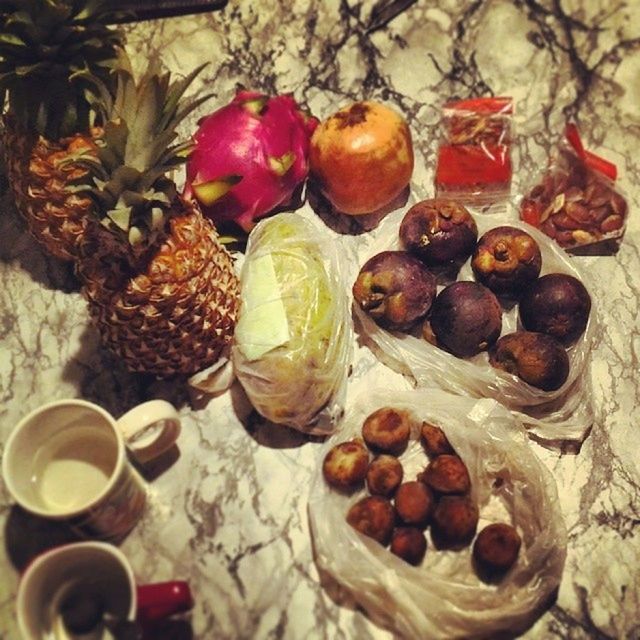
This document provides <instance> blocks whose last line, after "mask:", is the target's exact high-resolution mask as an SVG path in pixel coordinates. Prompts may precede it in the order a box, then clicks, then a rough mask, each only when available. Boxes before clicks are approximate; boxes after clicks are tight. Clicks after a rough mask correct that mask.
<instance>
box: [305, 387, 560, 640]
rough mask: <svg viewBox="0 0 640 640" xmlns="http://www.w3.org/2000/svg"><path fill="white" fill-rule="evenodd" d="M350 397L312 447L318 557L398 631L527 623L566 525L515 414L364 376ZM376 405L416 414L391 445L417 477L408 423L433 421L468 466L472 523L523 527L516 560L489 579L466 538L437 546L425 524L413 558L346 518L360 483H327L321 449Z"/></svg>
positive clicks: (459, 634)
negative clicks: (373, 382) (361, 391)
mask: <svg viewBox="0 0 640 640" xmlns="http://www.w3.org/2000/svg"><path fill="white" fill-rule="evenodd" d="M350 405H351V407H352V408H351V409H350V410H349V412H348V413H347V415H346V416H345V419H344V421H343V423H342V425H341V427H340V430H339V431H338V432H337V433H336V434H334V435H333V436H332V437H331V438H330V439H329V440H328V441H327V442H326V443H325V445H324V446H323V448H322V449H321V450H320V452H319V455H318V463H317V471H316V473H315V476H314V479H313V483H312V486H311V490H310V496H309V518H310V524H311V529H312V533H313V544H314V551H315V558H316V562H317V564H318V566H319V567H320V569H321V570H323V571H325V572H327V573H328V574H329V575H331V576H332V577H333V578H334V579H335V580H336V581H338V582H339V583H340V584H341V585H343V586H344V587H345V588H346V589H348V590H349V592H350V593H351V594H352V595H353V597H354V598H355V599H356V600H357V602H358V603H359V604H360V605H361V606H362V607H364V609H365V610H366V611H367V613H368V615H369V616H370V617H371V618H372V619H373V620H374V621H375V622H376V623H377V624H380V625H382V626H384V627H387V628H389V629H391V630H392V631H393V632H394V633H395V634H398V635H399V636H401V637H403V638H490V637H497V636H498V634H500V633H501V632H506V631H508V632H510V633H511V634H513V633H516V632H518V631H522V630H523V629H525V628H526V627H527V626H529V625H531V624H532V622H533V621H534V620H535V617H536V615H537V614H538V612H539V610H540V608H541V607H542V606H543V605H545V604H546V603H547V602H548V598H549V597H550V596H551V594H552V593H553V592H554V590H555V589H556V588H557V587H558V585H559V583H560V580H561V577H562V571H563V568H564V562H565V557H566V544H567V533H566V528H565V524H564V520H563V516H562V512H561V509H560V506H559V503H558V496H557V489H556V484H555V481H554V479H553V477H552V476H551V474H550V472H549V471H548V470H547V468H546V467H545V466H544V465H543V464H542V463H541V462H540V461H539V460H538V458H537V457H536V456H535V454H534V453H533V452H532V450H531V447H530V446H529V444H528V442H527V438H526V435H525V432H524V430H523V428H522V425H521V423H520V422H519V421H518V420H517V418H515V417H514V416H513V415H512V414H511V413H509V412H508V411H507V410H506V409H505V408H504V407H502V406H501V405H500V404H499V403H497V402H496V401H495V400H490V399H482V400H476V399H472V398H466V397H459V396H454V395H451V394H448V393H446V392H444V391H442V390H439V389H425V388H420V389H414V390H408V391H405V390H402V391H398V390H396V391H392V390H389V389H384V390H383V389H379V388H374V389H370V390H368V391H367V393H366V396H364V395H362V396H360V397H358V398H357V399H356V400H355V401H354V402H352V403H350ZM383 406H391V407H394V408H398V409H406V410H409V411H410V412H411V413H412V414H413V416H414V418H415V419H416V420H417V429H415V428H414V432H413V433H412V434H411V439H410V442H409V446H408V447H407V449H406V450H405V452H404V453H403V454H402V455H401V456H400V461H401V463H402V466H403V468H404V471H405V479H411V480H413V479H415V476H416V474H417V473H418V472H420V471H422V470H423V469H424V467H425V466H426V464H427V461H428V459H427V457H426V455H425V452H424V449H423V447H422V445H421V443H420V441H419V433H418V432H417V430H418V429H419V425H420V424H421V421H427V422H429V423H431V424H435V425H438V426H440V427H441V428H442V429H443V431H444V432H445V434H446V436H447V438H448V440H449V441H450V443H451V445H452V446H453V448H454V449H455V451H456V452H457V454H458V455H460V457H461V458H462V459H463V461H464V462H465V464H466V466H467V469H468V471H469V475H470V477H471V495H472V498H473V499H474V501H475V502H476V504H477V505H478V507H479V511H480V520H479V524H478V528H477V531H478V532H479V531H480V530H481V529H482V528H483V527H484V526H485V525H487V524H490V523H492V522H506V523H507V524H511V525H512V526H514V527H515V528H516V531H517V532H518V533H519V535H520V537H521V539H522V546H521V548H520V552H519V555H518V558H517V561H516V563H515V565H514V566H512V567H511V569H510V570H509V572H508V573H507V574H506V575H505V576H504V577H503V578H502V580H501V581H499V582H498V583H497V584H487V583H485V582H483V581H482V580H481V579H480V578H479V577H478V575H477V574H476V572H475V570H474V567H473V564H472V546H468V547H464V548H462V549H461V550H456V551H453V550H446V551H445V550H442V549H436V548H435V546H434V545H433V543H432V540H431V537H430V533H429V531H430V529H427V532H426V533H427V539H428V542H427V552H426V555H425V557H424V559H423V560H422V562H421V564H419V565H418V566H415V567H414V566H412V565H410V564H408V563H406V562H404V561H403V560H401V559H400V558H398V557H396V556H395V555H393V554H392V553H391V552H390V551H389V550H388V549H387V548H385V547H383V546H382V545H381V544H379V543H377V542H375V541H374V540H373V539H371V538H368V537H366V536H364V535H362V534H360V533H358V532H357V531H356V530H355V529H353V528H352V527H351V526H349V525H348V523H347V522H346V520H345V517H346V514H347V511H348V509H349V507H350V506H351V504H353V503H354V502H356V501H357V500H358V499H360V498H361V497H364V496H365V495H366V494H367V492H366V489H365V488H364V487H363V488H362V489H360V490H358V491H356V492H354V493H352V494H347V493H343V492H340V491H337V490H334V489H332V488H331V487H330V486H329V485H328V484H327V482H326V481H325V480H324V477H323V474H322V468H321V467H322V461H323V459H324V456H325V455H326V454H327V452H328V451H329V449H331V447H333V446H334V445H335V444H337V443H339V442H343V441H345V440H350V439H351V438H354V437H358V436H360V435H361V429H362V423H363V421H364V419H365V418H366V416H368V415H369V414H370V413H371V412H373V411H374V410H376V409H378V408H380V407H383ZM510 637H511V636H510Z"/></svg>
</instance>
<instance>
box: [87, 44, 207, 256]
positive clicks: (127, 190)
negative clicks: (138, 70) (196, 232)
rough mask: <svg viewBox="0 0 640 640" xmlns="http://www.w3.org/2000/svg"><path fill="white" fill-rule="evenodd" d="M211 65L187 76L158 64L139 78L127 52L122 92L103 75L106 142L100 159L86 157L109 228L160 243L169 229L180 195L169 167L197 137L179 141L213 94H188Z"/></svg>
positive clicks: (140, 241)
mask: <svg viewBox="0 0 640 640" xmlns="http://www.w3.org/2000/svg"><path fill="white" fill-rule="evenodd" d="M205 66H206V65H201V66H200V67H197V68H196V69H194V70H193V71H192V72H191V73H190V74H189V75H187V76H186V77H185V78H182V79H180V80H176V81H172V79H171V75H170V73H169V72H168V71H167V72H161V71H160V65H159V63H158V62H157V60H156V61H154V62H152V63H151V65H150V66H149V68H148V69H147V71H146V72H145V73H144V75H143V76H142V77H141V78H140V79H139V81H138V82H136V81H135V78H134V75H133V73H132V71H131V67H130V64H129V62H128V59H127V58H126V56H122V57H121V61H120V66H119V67H118V68H117V69H116V70H115V71H114V75H115V76H116V91H115V97H112V96H111V95H110V93H109V91H108V90H107V88H106V87H105V86H104V85H103V84H102V83H100V82H99V81H97V82H96V81H94V82H95V83H96V89H97V91H98V93H99V94H100V97H99V98H98V99H97V100H96V101H95V108H96V109H100V111H101V115H102V118H103V121H104V122H105V124H104V133H103V135H102V136H101V138H100V139H99V140H98V151H97V157H90V156H85V157H83V158H81V159H80V161H81V162H82V163H83V164H84V165H85V166H87V167H89V169H90V172H91V174H92V176H93V185H89V186H88V187H86V188H88V189H89V190H90V193H91V195H92V196H93V198H94V200H95V201H96V204H97V214H98V216H99V217H100V221H101V222H102V224H103V226H105V227H106V228H107V229H109V230H110V231H111V232H113V233H114V234H116V235H117V236H119V237H122V239H124V238H125V237H126V239H127V241H128V242H129V244H130V245H133V246H134V247H135V246H136V245H140V246H141V247H146V246H149V245H151V244H153V243H154V242H155V241H156V239H157V238H158V236H159V235H161V234H162V232H163V230H164V229H165V227H166V222H167V220H168V216H169V212H170V211H171V207H172V205H173V203H174V201H175V198H176V196H177V189H176V186H175V183H174V182H173V181H172V180H170V179H169V178H168V177H167V174H168V172H169V171H171V170H172V169H174V168H175V167H177V166H179V165H180V164H182V163H184V162H185V160H186V154H185V152H186V150H187V149H188V148H189V147H190V146H191V141H184V142H176V139H177V137H178V133H177V131H176V129H177V127H178V125H179V124H180V122H182V120H184V118H185V117H186V116H187V115H189V113H191V112H192V111H193V110H194V109H196V108H197V107H199V106H200V105H201V104H202V103H203V102H204V101H205V100H207V99H208V98H209V97H210V95H205V96H201V97H199V98H193V97H191V98H188V99H185V98H184V97H183V96H184V93H185V91H186V90H187V88H188V87H189V86H190V85H191V83H192V82H193V80H194V79H195V77H196V76H197V75H198V74H199V73H200V72H201V71H202V69H203V68H204V67H205Z"/></svg>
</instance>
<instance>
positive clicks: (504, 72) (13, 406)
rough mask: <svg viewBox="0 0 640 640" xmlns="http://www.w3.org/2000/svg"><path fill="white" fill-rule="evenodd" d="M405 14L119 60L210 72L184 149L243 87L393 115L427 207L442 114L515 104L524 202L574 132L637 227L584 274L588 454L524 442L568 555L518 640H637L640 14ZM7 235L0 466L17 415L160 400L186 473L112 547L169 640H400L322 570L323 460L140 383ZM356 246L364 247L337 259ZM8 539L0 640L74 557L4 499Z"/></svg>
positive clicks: (10, 217) (371, 9)
mask: <svg viewBox="0 0 640 640" xmlns="http://www.w3.org/2000/svg"><path fill="white" fill-rule="evenodd" d="M386 4H390V3H386ZM404 4H406V5H407V8H406V9H405V10H404V11H402V12H401V13H400V14H399V15H397V16H396V17H395V18H394V19H393V20H391V21H390V22H388V23H387V24H379V22H380V21H378V23H376V20H375V18H376V16H377V15H379V14H380V12H379V10H378V9H379V7H378V9H376V3H375V2H356V1H355V0H311V1H305V0H290V1H285V0H280V1H276V0H261V1H260V2H252V1H250V0H238V1H234V0H231V1H230V2H229V3H228V5H227V7H226V9H225V10H224V11H221V12H215V13H203V14H199V15H195V16H183V17H179V18H170V19H165V20H158V21H152V22H142V23H136V24H129V25H127V27H126V29H127V33H128V48H129V51H130V53H131V54H132V57H133V59H134V63H135V65H136V66H138V67H139V68H143V67H144V66H145V64H146V61H147V60H148V59H149V58H150V57H155V56H161V57H162V59H163V60H164V62H165V63H166V65H167V66H168V67H169V68H171V69H172V70H174V71H176V72H179V73H186V72H187V71H189V70H191V69H192V68H193V67H194V66H195V65H197V64H199V63H201V62H203V61H208V62H209V65H208V67H207V68H206V69H205V71H204V72H203V74H202V75H201V76H200V77H199V79H198V80H197V84H196V85H195V88H196V89H197V90H198V91H205V90H206V91H208V92H212V93H213V97H212V98H211V101H210V102H208V103H207V104H206V105H203V106H202V107H201V108H200V110H199V112H198V113H196V114H193V117H192V120H191V121H190V122H187V123H185V124H184V127H185V132H186V131H187V130H188V129H189V128H190V127H193V126H194V124H195V121H196V119H197V117H199V116H200V115H204V113H205V110H206V109H207V108H209V109H213V108H214V107H217V106H221V105H222V104H224V103H226V102H227V101H229V100H230V99H231V97H232V96H233V94H234V92H235V90H236V89H237V87H239V86H244V87H247V88H252V89H257V90H261V91H265V92H269V93H276V92H278V93H280V92H291V93H293V94H294V96H295V97H296V98H297V100H298V101H299V102H300V103H301V104H303V105H304V106H305V107H306V108H307V109H309V110H310V111H311V112H312V113H314V115H316V116H317V117H319V118H321V119H322V118H324V117H327V116H329V115H330V114H331V113H332V112H333V111H335V110H336V109H337V108H339V107H340V106H343V105H344V104H346V103H347V102H348V101H351V100H355V99H361V98H372V99H377V100H381V101H385V102H388V103H390V104H392V105H394V106H395V107H396V108H397V109H398V110H400V111H402V113H403V114H404V115H405V117H406V118H407V119H408V121H409V123H410V125H411V129H412V134H413V140H414V146H415V151H416V169H415V172H414V176H413V181H412V184H411V187H412V195H413V197H414V198H415V199H421V198H425V197H429V196H430V195H431V194H432V193H433V174H434V160H435V153H436V143H437V124H438V118H439V113H440V106H441V104H442V102H443V101H444V100H445V99H448V98H451V97H468V96H475V95H487V94H494V95H509V96H512V97H513V98H514V100H515V104H516V116H515V130H516V135H517V137H516V141H515V143H514V148H513V154H514V155H513V160H514V179H513V184H512V193H514V194H518V193H522V190H523V189H525V188H526V186H527V185H529V184H531V181H532V180H533V179H534V177H535V176H536V175H537V173H538V172H539V171H540V169H541V167H542V166H543V164H544V162H545V160H546V157H547V154H548V151H549V149H550V148H551V147H552V146H553V145H554V144H555V142H556V141H557V139H558V136H559V135H560V133H561V132H562V129H563V126H564V122H565V120H566V119H567V118H573V119H574V120H575V121H576V122H577V123H578V125H579V127H580V130H581V132H582V135H583V138H584V141H585V144H586V146H587V147H588V148H589V149H592V150H593V151H595V152H598V153H600V154H602V155H604V156H606V157H607V158H608V159H609V160H611V161H612V162H614V163H616V165H617V166H618V170H619V175H620V177H619V181H618V185H619V188H620V189H621V190H622V191H623V192H624V193H625V195H626V196H627V198H628V201H629V208H630V216H629V222H628V227H627V231H626V235H625V238H624V241H623V243H622V245H621V247H620V249H619V251H618V252H617V253H615V254H609V255H598V256H580V257H575V258H574V260H576V261H577V262H579V264H580V266H581V267H582V268H583V269H584V270H585V272H587V273H588V276H589V278H590V282H591V285H592V287H593V290H594V293H595V295H594V298H595V302H596V304H597V310H598V314H599V318H600V321H601V323H602V327H603V330H602V332H601V337H600V339H599V341H598V343H597V346H596V348H595V349H594V351H593V353H592V361H591V367H590V375H591V394H592V400H593V405H594V407H595V416H596V417H595V421H594V424H593V427H592V429H591V432H590V433H589V434H588V437H587V438H586V439H585V441H584V443H583V444H582V446H581V447H580V448H579V450H577V451H576V450H575V449H572V450H565V449H562V448H558V447H552V448H549V447H543V446H541V445H539V444H537V443H536V442H533V441H532V442H531V447H532V449H533V450H534V452H535V454H536V455H537V456H539V458H540V459H541V460H542V462H543V463H544V465H545V466H546V467H547V468H548V469H549V470H550V472H551V473H552V475H553V477H554V478H555V481H556V483H557V489H558V494H559V498H560V505H561V509H562V513H563V516H564V519H565V523H566V527H567V531H568V548H567V558H566V564H565V568H564V572H563V576H562V581H561V584H560V587H559V590H558V593H557V598H556V599H555V600H554V601H553V602H552V603H550V604H549V605H548V606H546V607H544V608H543V609H542V611H541V612H540V613H539V614H538V615H536V616H534V617H533V618H532V619H531V625H530V627H529V629H528V630H527V631H525V633H524V637H527V638H531V639H539V640H543V639H544V640H546V639H549V638H572V639H582V638H599V639H606V638H616V639H622V638H626V639H633V638H639V637H640V570H639V568H640V527H639V526H638V525H639V524H640V502H639V498H638V496H639V495H640V491H639V489H640V462H639V461H640V456H639V455H638V449H639V448H640V431H639V427H638V425H639V424H640V375H639V362H638V350H639V349H640V337H639V331H638V316H639V312H640V309H639V304H640V286H639V284H638V274H640V259H639V256H638V250H639V247H640V223H639V221H638V220H639V218H638V213H637V206H638V203H639V201H640V197H639V195H638V186H637V176H638V171H639V169H640V164H639V160H638V148H639V146H640V80H639V79H640V4H639V3H637V2H635V1H633V0H627V1H626V2H624V1H620V0H607V1H604V0H514V1H512V2H509V1H506V0H485V1H482V0H478V1H475V2H462V1H456V0H445V1H442V2H435V1H434V0H418V1H417V2H415V3H410V2H406V3H404ZM0 225H1V229H0V272H1V274H2V278H1V282H2V286H1V287H0V331H1V335H2V341H1V342H0V396H1V400H0V415H1V420H0V450H2V447H3V442H4V440H5V439H6V437H7V435H8V433H9V431H10V430H11V428H12V426H13V425H14V424H15V423H16V422H17V421H18V420H19V418H20V417H21V416H22V415H24V414H25V413H26V412H28V411H29V410H31V409H33V408H35V407H37V406H38V405H40V404H42V403H43V402H45V401H49V400H52V399H56V398H62V397H83V398H86V399H88V400H92V401H94V402H97V403H98V404H100V405H102V406H104V407H105V408H107V409H108V410H110V411H111V412H112V413H113V414H114V415H120V414H121V413H123V412H124V411H125V410H126V409H128V408H129V407H131V406H133V405H134V404H136V403H137V402H139V401H140V400H143V399H148V398H152V397H163V398H167V399H169V400H171V401H172V402H174V403H175V404H176V405H177V406H178V407H179V410H180V413H181V416H182V419H183V432H182V435H181V438H180V443H179V450H180V453H179V456H178V457H177V459H175V460H172V461H169V462H168V463H167V464H166V465H165V466H164V467H163V468H158V469H155V470H151V472H150V473H149V474H148V480H149V486H150V489H149V493H150V499H149V507H148V509H147V511H146V513H145V516H144V518H143V520H142V521H141V522H140V523H139V525H138V526H137V527H136V528H135V529H134V531H133V532H132V533H131V534H130V535H129V536H128V537H127V539H126V540H125V541H124V542H123V543H122V544H121V548H122V550H123V551H124V552H125V553H126V554H127V556H128V557H129V558H130V560H131V563H132V565H133V568H134V571H135V573H136V575H137V577H138V580H139V581H140V582H141V583H142V582H149V581H162V580H168V579H171V578H176V579H188V580H189V581H190V584H191V587H192V590H193V592H194V596H195V599H196V606H195V608H194V610H193V612H192V613H191V614H190V615H189V616H187V617H186V618H185V619H184V620H180V621H177V622H176V623H175V624H174V625H173V626H172V627H171V628H170V629H167V631H166V632H165V634H166V637H167V638H173V637H176V638H189V637H193V638H198V639H206V640H208V639H215V640H223V639H231V638H243V639H249V638H264V639H266V638H274V639H275V638H287V639H291V640H293V639H295V640H299V639H303V638H308V639H311V638H327V639H331V640H334V639H336V638H349V639H351V638H358V639H359V640H360V639H363V640H366V639H367V638H389V637H392V636H393V632H391V631H389V630H385V629H382V628H381V627H379V626H378V625H377V624H375V623H374V622H373V621H372V619H371V618H370V616H368V615H367V613H366V612H364V611H363V610H362V609H361V608H359V607H358V606H357V605H356V602H355V600H354V598H353V597H352V595H351V594H349V593H348V592H347V591H346V590H344V589H343V588H341V587H340V586H339V584H337V583H336V582H334V581H332V580H331V579H329V578H328V577H327V576H321V575H320V574H319V571H318V569H317V567H316V565H315V563H314V556H313V546H312V540H311V536H310V531H309V522H308V515H307V499H308V494H309V487H310V483H311V479H312V477H313V474H314V472H315V469H316V466H317V464H318V452H319V450H320V447H321V441H320V439H319V438H313V437H307V436H304V435H302V434H299V433H297V432H293V431H289V430H287V429H284V428H279V427H274V426H272V425H269V424H265V423H264V421H263V420H261V419H259V418H258V417H257V416H256V414H255V413H253V412H252V408H251V406H250V405H249V403H248V401H247V399H246V397H245V396H244V394H243V392H242V390H241V388H240V387H239V386H238V385H237V384H236V385H234V386H233V387H232V388H231V390H230V391H229V392H227V393H225V394H224V395H222V396H218V397H215V398H213V399H211V400H209V401H207V402H204V401H199V402H195V401H193V400H192V399H191V398H190V396H189V394H188V392H187V390H186V387H185V386H184V385H179V384H177V383H168V382H158V381H154V380H149V379H147V378H145V377H139V376H134V375H131V374H128V373H127V372H126V371H125V370H124V369H123V368H122V367H121V365H120V364H119V363H118V362H115V361H114V360H113V359H111V358H110V357H109V356H108V355H107V354H106V353H104V352H103V351H102V350H101V348H100V346H99V344H98V339H97V334H96V332H95V331H94V330H93V329H92V328H91V327H90V326H89V324H88V315H87V312H86V309H85V306H84V303H83V300H82V298H81V296H80V293H79V287H78V284H77V282H76V280H75V279H74V276H73V273H72V271H71V270H70V268H69V267H67V266H66V265H64V264H62V263H59V262H57V261H55V260H54V259H51V258H48V257H45V256H44V254H43V253H42V252H41V251H40V250H39V249H38V247H37V246H36V245H35V244H34V242H33V241H32V240H31V239H30V237H29V236H28V235H27V233H26V232H25V229H24V225H23V223H22V221H21V220H20V219H19V218H18V217H17V215H16V214H15V212H14V211H13V209H12V207H11V206H10V203H8V201H7V200H6V199H5V200H4V201H3V211H2V216H1V217H0ZM351 241H352V242H353V243H356V242H359V241H362V238H361V237H359V239H356V238H355V237H349V236H342V237H341V242H344V243H345V246H346V245H348V244H349V243H350V242H351ZM380 382H384V383H385V384H386V385H392V384H397V385H398V387H399V388H401V387H402V388H404V387H406V386H408V384H407V383H406V382H405V381H404V380H403V379H402V377H401V376H399V375H397V374H395V373H392V372H389V371H388V370H387V369H386V368H385V367H384V366H383V365H381V364H380V363H378V362H376V360H375V358H374V357H373V355H372V353H371V352H370V351H369V349H368V348H367V347H365V346H361V345H359V346H358V347H357V348H356V349H355V353H354V360H353V372H352V375H351V378H350V382H349V384H350V389H349V395H348V396H347V402H348V401H349V398H350V397H354V394H352V393H351V391H354V392H355V390H363V389H366V388H369V386H370V385H372V384H374V383H380ZM0 518H1V520H2V522H1V525H2V528H1V529H0V537H2V541H3V544H2V550H1V551H0V637H1V638H5V639H6V640H13V639H14V638H18V631H17V629H16V626H15V615H14V596H15V592H16V588H17V583H18V577H19V571H20V570H21V569H22V568H23V567H24V565H25V563H26V562H27V561H28V559H29V558H30V557H32V556H33V554H34V553H35V552H36V551H37V550H38V549H40V548H42V547H45V546H50V545H52V544H56V543H59V542H62V541H64V540H67V539H68V537H69V536H68V533H67V532H66V530H64V529H63V528H58V527H53V526H51V525H48V524H46V523H43V522H41V521H38V520H36V519H34V518H31V517H29V516H27V515H26V514H24V513H22V512H21V511H19V510H18V509H16V508H15V507H14V506H13V505H12V503H11V501H10V499H9V495H8V493H7V491H6V489H5V487H4V485H0ZM424 606H425V607H428V606H429V603H428V602H425V603H424Z"/></svg>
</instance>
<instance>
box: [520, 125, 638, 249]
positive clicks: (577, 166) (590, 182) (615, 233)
mask: <svg viewBox="0 0 640 640" xmlns="http://www.w3.org/2000/svg"><path fill="white" fill-rule="evenodd" d="M616 177H617V170H616V167H615V165H613V164H612V163H610V162H608V161H607V160H605V159H604V158H601V157H599V156H596V155H595V154H593V153H591V152H590V151H587V150H586V149H584V148H583V146H582V142H581V140H580V136H579V134H578V130H577V128H576V127H575V125H572V124H570V125H568V126H567V130H566V133H565V136H564V137H563V138H562V139H561V140H560V142H559V144H558V147H557V149H556V150H555V151H554V152H553V154H552V156H551V158H550V160H549V166H548V167H547V168H546V169H545V172H544V173H543V174H542V175H541V176H539V177H538V178H537V179H536V183H535V185H534V186H533V187H532V188H531V189H530V190H529V191H528V193H527V195H526V196H524V197H523V198H522V199H521V200H520V218H521V219H522V220H524V221H525V222H528V223H529V224H531V225H533V226H535V227H537V228H539V229H540V230H541V231H543V232H544V233H545V234H546V235H547V236H549V237H550V238H552V239H554V240H555V241H556V242H557V243H558V244H559V245H560V246H561V247H562V248H564V249H566V250H567V251H578V250H582V249H584V248H585V247H593V246H594V245H598V246H599V247H602V248H606V247H607V246H608V245H613V248H614V249H615V248H616V247H617V245H618V244H619V243H620V241H621V239H622V237H623V235H624V232H625V228H626V224H627V214H628V206H627V201H626V199H625V197H624V195H623V194H622V193H621V191H620V190H619V189H617V188H616V186H615V181H616Z"/></svg>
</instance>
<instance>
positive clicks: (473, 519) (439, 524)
mask: <svg viewBox="0 0 640 640" xmlns="http://www.w3.org/2000/svg"><path fill="white" fill-rule="evenodd" d="M479 516H480V513H479V510H478V507H477V506H476V504H475V502H474V501H473V500H472V499H471V498H470V497H469V496H442V497H441V498H440V499H439V500H438V503H437V505H436V508H435V510H434V512H433V518H432V524H431V537H432V539H433V542H434V544H435V545H436V547H437V548H438V549H455V548H459V547H462V546H466V545H468V544H470V543H471V540H473V536H474V535H475V533H476V528H477V527H478V518H479Z"/></svg>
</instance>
